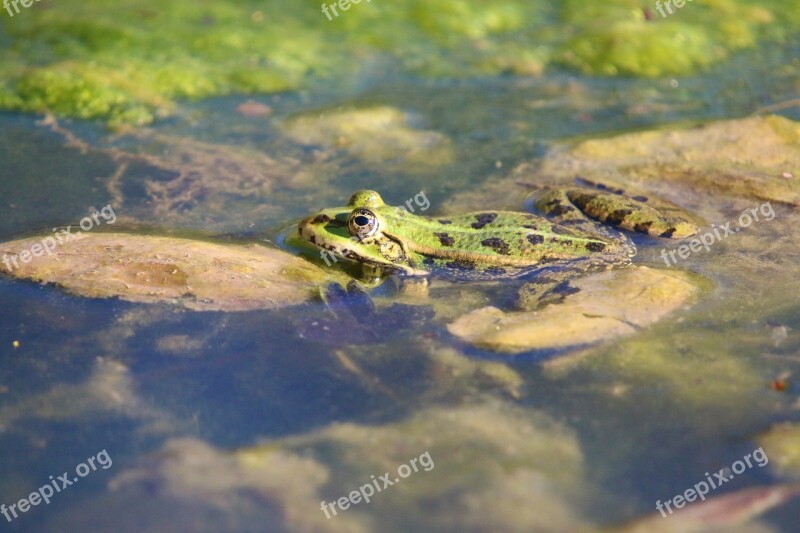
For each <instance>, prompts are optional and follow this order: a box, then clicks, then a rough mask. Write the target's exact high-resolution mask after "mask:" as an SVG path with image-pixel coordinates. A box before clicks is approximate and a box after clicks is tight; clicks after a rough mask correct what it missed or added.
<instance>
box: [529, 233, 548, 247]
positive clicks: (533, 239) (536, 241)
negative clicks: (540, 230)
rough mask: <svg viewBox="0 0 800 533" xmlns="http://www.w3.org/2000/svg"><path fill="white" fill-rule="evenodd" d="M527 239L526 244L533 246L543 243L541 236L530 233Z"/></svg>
mask: <svg viewBox="0 0 800 533" xmlns="http://www.w3.org/2000/svg"><path fill="white" fill-rule="evenodd" d="M527 239H528V242H529V243H531V244H532V245H534V246H536V245H538V244H542V243H543V242H544V237H542V236H541V235H537V234H535V233H531V234H530V235H528V237H527Z"/></svg>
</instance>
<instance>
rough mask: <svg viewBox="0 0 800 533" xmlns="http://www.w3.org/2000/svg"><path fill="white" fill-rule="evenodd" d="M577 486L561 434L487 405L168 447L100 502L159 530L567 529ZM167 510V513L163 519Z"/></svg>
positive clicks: (569, 444)
mask: <svg viewBox="0 0 800 533" xmlns="http://www.w3.org/2000/svg"><path fill="white" fill-rule="evenodd" d="M412 460H413V463H412ZM412 464H413V468H412V466H411V465H412ZM402 465H406V468H407V469H408V474H403V472H404V471H405V470H404V469H403V472H401V471H400V470H401V469H402ZM385 473H386V474H387V475H386V476H385V480H386V481H388V482H389V483H390V485H385V484H384V481H382V480H380V478H381V477H384V474H385ZM400 476H404V477H403V478H401V477H400ZM373 480H374V483H377V484H378V486H379V487H380V488H381V490H380V491H378V490H374V491H373V492H374V494H373V495H372V497H371V499H370V500H369V501H365V500H363V499H361V501H360V502H356V503H351V504H349V506H348V507H349V508H347V509H342V508H341V507H336V513H332V512H331V508H330V506H329V507H328V513H327V515H326V513H325V512H324V511H323V510H322V508H321V502H332V501H337V502H338V501H341V500H340V499H341V498H342V497H348V496H349V495H350V494H351V493H352V492H353V491H358V489H359V487H362V486H364V485H370V486H373V487H374V485H373ZM586 487H587V482H586V479H585V478H584V473H583V456H582V453H581V450H580V447H579V445H578V442H577V438H576V436H575V435H574V433H573V432H572V431H571V430H569V429H568V428H566V427H565V426H564V425H563V424H561V423H559V422H556V421H554V420H553V419H551V418H550V417H549V416H547V415H545V414H542V413H539V412H535V411H533V412H532V411H527V410H524V409H521V408H519V407H515V406H513V405H511V404H508V403H505V402H501V401H496V400H492V401H487V402H483V403H478V404H474V405H465V406H462V407H456V408H428V409H424V410H423V411H421V412H419V413H417V414H416V415H414V416H412V417H411V418H409V419H407V420H403V421H400V422H395V423H389V424H385V425H377V426H372V425H369V426H368V425H361V424H354V423H341V424H333V425H331V426H329V427H327V428H323V429H321V430H319V431H316V432H313V433H310V434H307V435H301V436H297V437H288V438H284V439H277V440H272V441H269V442H266V443H264V444H262V445H257V446H253V447H249V448H244V449H239V450H236V451H232V452H226V451H224V450H218V449H216V448H214V447H212V446H210V445H208V444H206V443H205V442H202V441H198V440H194V439H179V440H173V441H169V442H167V444H166V445H165V446H164V448H163V449H162V451H161V452H160V453H158V454H156V455H155V456H154V457H153V458H152V459H150V460H146V461H140V464H139V465H136V466H134V467H132V468H129V469H128V470H125V471H123V472H120V473H118V474H117V476H116V478H115V479H114V480H113V481H112V483H111V488H112V489H114V491H115V492H112V493H111V494H109V495H107V496H106V497H105V500H106V501H105V502H104V505H106V506H108V505H112V506H119V505H121V502H125V504H126V505H127V506H129V507H133V508H136V509H141V508H144V507H145V506H146V507H147V508H148V509H151V510H152V511H153V512H152V513H151V514H150V517H151V518H150V520H156V521H157V523H158V524H160V526H161V527H162V528H163V529H170V526H174V525H176V524H178V523H179V522H177V520H178V518H176V516H180V514H181V509H187V508H188V509H194V510H195V511H196V512H197V513H199V514H203V515H206V516H210V517H211V520H213V521H214V522H215V523H216V525H217V527H219V526H220V524H226V526H227V527H226V528H225V530H229V531H248V530H252V529H253V523H256V521H258V522H259V523H261V524H263V523H269V524H270V525H271V528H272V530H276V531H282V530H284V529H286V530H291V531H378V530H384V531H410V530H426V531H427V530H435V531H464V530H469V531H488V530H495V531H496V530H502V531H520V532H522V531H556V530H561V531H564V530H573V531H574V530H576V529H577V528H580V527H581V526H582V525H583V524H584V522H583V521H582V520H581V519H580V518H579V517H577V516H576V514H575V511H574V510H573V509H574V508H575V507H576V502H577V501H580V499H581V498H582V497H583V495H584V494H585V493H586V492H587V488H586ZM172 502H177V506H175V508H176V509H177V513H178V514H176V513H175V512H166V510H167V509H169V508H170V506H171V505H174V504H173V503H172ZM421 509H426V510H427V511H426V512H420V510H421ZM84 511H85V509H84ZM212 512H213V513H215V514H212ZM81 514H82V515H83V516H84V517H85V516H89V515H88V514H87V513H86V512H83V513H81ZM102 515H103V516H102V519H103V520H105V521H106V524H108V523H109V522H112V523H113V522H114V516H115V515H113V514H109V513H102ZM76 516H77V515H76ZM79 519H80V518H76V520H79ZM93 519H97V518H93ZM84 520H85V518H84ZM197 530H198V531H207V530H213V529H210V528H209V529H206V528H200V529H197Z"/></svg>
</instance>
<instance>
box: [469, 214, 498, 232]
mask: <svg viewBox="0 0 800 533" xmlns="http://www.w3.org/2000/svg"><path fill="white" fill-rule="evenodd" d="M496 218H497V213H479V214H477V215H475V219H476V220H477V222H473V223H472V224H471V226H472V227H473V228H475V229H481V228H483V227H484V226H485V225H487V224H491V223H492V222H494V221H495V219H496Z"/></svg>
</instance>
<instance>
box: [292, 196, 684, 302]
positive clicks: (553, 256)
mask: <svg viewBox="0 0 800 533" xmlns="http://www.w3.org/2000/svg"><path fill="white" fill-rule="evenodd" d="M648 202H649V199H648V198H646V197H644V196H636V197H633V196H628V195H626V194H625V193H624V191H622V190H621V189H615V188H612V187H608V186H605V185H602V184H593V185H592V186H589V185H586V184H582V186H575V187H568V188H547V187H543V188H541V189H540V190H538V191H534V192H533V193H531V195H530V196H529V197H528V198H527V199H526V201H525V207H526V210H524V211H502V210H491V209H487V210H480V211H474V212H469V213H463V214H459V215H452V216H439V217H429V216H424V215H419V214H414V213H411V212H410V211H409V210H408V209H406V208H405V207H403V206H399V207H396V206H392V205H388V204H386V203H385V202H384V201H383V199H382V198H381V196H380V194H379V193H378V192H377V191H374V190H359V191H356V192H355V193H353V194H352V196H351V197H350V200H349V201H348V203H347V204H346V205H345V206H341V207H333V208H327V209H322V210H320V211H318V212H316V213H314V214H311V215H309V216H307V217H305V218H304V219H302V220H301V221H300V222H299V224H298V226H297V235H298V236H299V238H300V239H301V241H303V242H305V243H308V244H310V245H312V246H313V247H315V248H317V249H319V250H320V251H321V252H320V253H321V254H322V256H323V258H324V257H325V256H326V255H329V256H334V257H343V258H345V259H347V260H349V261H354V262H356V263H360V264H361V265H362V267H363V273H364V274H363V275H364V277H365V278H368V277H371V278H372V279H375V278H376V277H380V276H382V275H387V274H396V275H399V276H401V277H404V278H429V277H435V278H442V279H447V280H452V281H476V280H499V279H505V278H521V277H523V276H526V275H527V276H528V277H527V281H528V283H527V285H526V288H525V289H524V290H523V291H522V292H521V296H520V302H522V303H520V304H519V306H520V307H524V308H528V307H531V305H532V304H531V302H540V301H544V299H545V297H546V296H548V295H549V296H552V295H553V294H557V293H558V289H559V288H561V289H564V288H565V283H566V282H568V280H569V279H571V278H574V277H576V276H580V275H583V274H586V273H589V272H592V271H598V270H603V269H608V268H615V267H624V266H626V265H629V264H631V260H632V258H633V257H634V256H635V255H636V245H635V244H634V242H633V241H632V240H631V239H630V238H629V237H628V236H627V235H626V234H625V233H623V231H620V230H624V231H627V232H633V233H646V234H649V235H651V236H655V237H662V238H682V237H685V236H688V235H691V234H693V233H695V232H696V231H697V227H696V225H694V223H693V222H692V221H691V218H690V217H689V216H687V214H685V213H683V212H682V211H681V210H680V208H678V207H677V206H673V205H671V204H667V203H666V202H660V203H658V205H657V206H653V205H649V204H648ZM533 211H535V212H533ZM326 262H327V261H326ZM562 292H563V291H562Z"/></svg>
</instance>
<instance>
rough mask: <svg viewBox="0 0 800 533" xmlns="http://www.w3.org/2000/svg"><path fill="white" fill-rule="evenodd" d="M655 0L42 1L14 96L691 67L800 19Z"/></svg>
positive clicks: (0, 100) (14, 77)
mask: <svg viewBox="0 0 800 533" xmlns="http://www.w3.org/2000/svg"><path fill="white" fill-rule="evenodd" d="M331 2H332V0H329V1H327V2H326V3H327V4H330V3H331ZM649 4H650V3H649V2H644V1H643V0H603V1H596V2H583V1H581V2H578V1H577V0H567V1H566V2H564V3H563V4H560V5H558V6H553V5H549V3H548V2H545V1H544V0H535V1H527V0H525V1H523V0H503V1H499V2H493V3H487V2H483V1H480V0H406V1H402V2H385V1H374V2H365V1H363V0H362V2H361V3H359V4H352V5H351V6H350V9H349V10H347V11H346V12H341V11H340V14H339V16H338V17H336V18H333V20H330V21H329V20H328V19H327V18H326V16H325V15H324V14H323V13H322V11H321V2H320V0H301V1H299V2H293V3H289V2H285V1H281V2H279V1H278V0H266V1H263V2H243V3H232V2H227V1H225V0H195V1H194V2H191V3H185V2H179V1H178V0H162V1H160V2H157V3H156V2H152V1H151V0H120V1H119V2H116V3H115V4H114V5H113V7H110V6H109V4H107V2H104V1H102V0H59V1H58V2H53V3H45V2H41V3H35V4H34V5H33V7H31V8H28V9H22V10H21V11H20V13H19V14H17V15H15V16H14V17H8V16H7V15H4V16H3V17H2V18H0V40H2V41H3V44H4V47H3V50H2V51H0V107H2V108H5V109H16V110H22V111H29V112H44V111H50V112H54V113H57V114H59V115H65V116H73V117H79V118H86V119H103V120H106V121H108V122H109V123H110V124H112V125H114V124H124V123H128V124H146V123H149V122H152V121H153V120H155V119H156V118H157V117H159V116H167V115H169V114H170V113H171V112H172V111H173V108H174V105H175V101H177V100H181V99H197V98H204V97H208V96H214V95H222V94H228V93H234V92H243V93H255V92H260V93H269V92H276V91H284V90H292V89H298V88H301V87H303V86H307V85H308V84H309V82H310V81H311V80H312V79H314V80H323V81H329V82H332V83H347V82H349V80H352V79H353V75H354V74H357V73H358V72H359V70H360V69H361V68H363V67H362V65H363V64H364V62H365V61H366V60H368V59H369V58H370V57H389V58H391V59H392V61H395V62H397V63H398V64H399V65H400V67H401V68H402V69H403V70H406V71H409V72H414V73H417V74H421V75H426V76H455V77H465V76H473V75H487V74H488V75H495V74H498V73H504V72H507V73H512V74H522V75H531V74H538V73H539V72H541V71H542V70H543V69H544V68H546V66H547V65H548V64H549V63H551V62H553V61H556V62H559V63H561V64H564V65H567V66H569V67H573V68H577V69H580V70H583V71H586V72H589V73H595V74H606V75H616V74H633V75H641V76H658V75H662V74H680V73H686V72H691V71H692V70H694V69H696V68H698V67H702V66H705V65H709V64H712V63H714V62H716V61H719V60H721V59H723V58H725V57H727V56H728V55H729V54H730V53H731V52H732V51H734V50H737V49H740V48H744V47H748V46H752V45H754V44H755V43H757V42H758V39H759V38H760V37H761V35H760V33H761V32H763V33H764V34H765V35H768V36H769V37H770V38H773V39H775V38H783V37H785V36H786V33H787V30H786V28H787V27H790V26H787V25H790V24H792V23H793V22H797V21H800V14H799V12H800V9H799V7H800V0H791V1H790V2H778V0H770V1H768V2H767V3H765V4H762V6H748V5H746V3H745V2H744V1H743V0H708V1H705V2H693V3H687V4H686V5H685V6H684V7H683V8H682V9H680V10H678V11H677V12H676V13H675V14H674V15H671V16H670V17H668V18H665V19H662V18H661V16H660V15H659V14H658V13H654V12H653V9H654V4H653V6H650V5H649ZM648 10H649V12H650V15H649V16H646V13H648ZM648 19H649V20H648ZM772 20H775V21H776V23H774V24H767V23H768V22H770V21H772Z"/></svg>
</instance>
